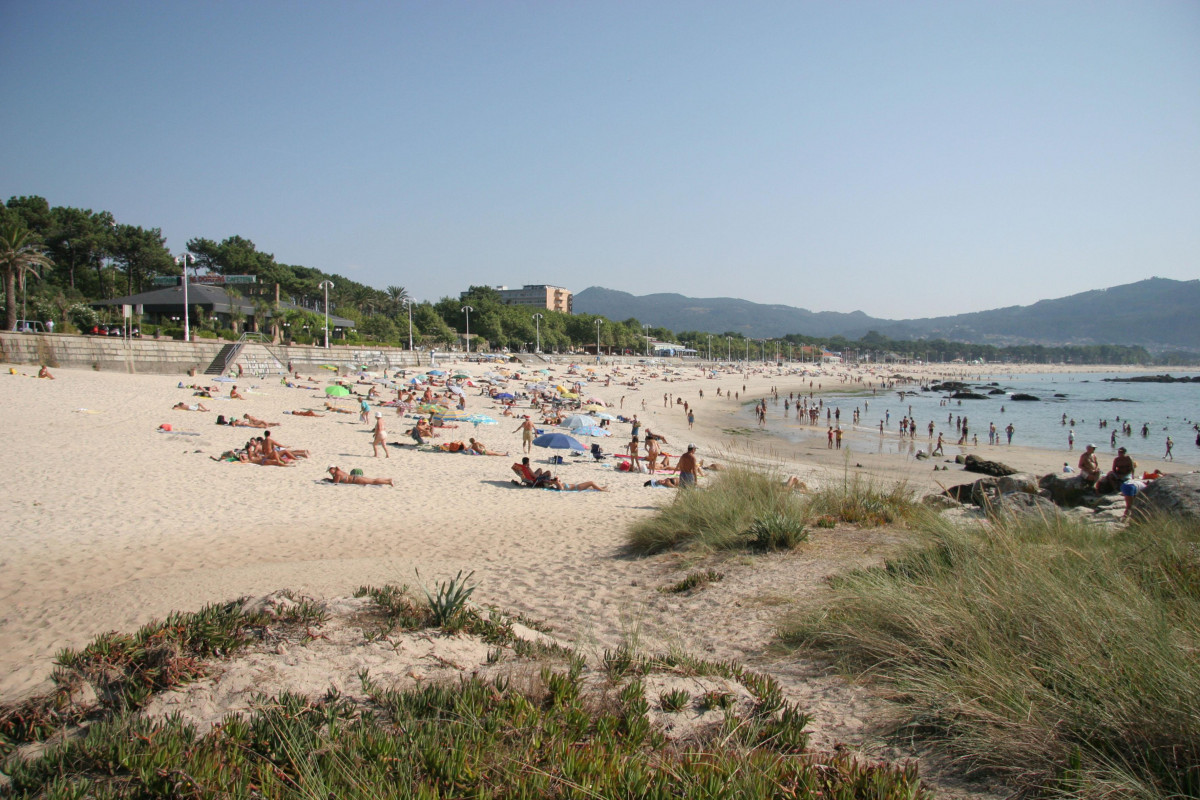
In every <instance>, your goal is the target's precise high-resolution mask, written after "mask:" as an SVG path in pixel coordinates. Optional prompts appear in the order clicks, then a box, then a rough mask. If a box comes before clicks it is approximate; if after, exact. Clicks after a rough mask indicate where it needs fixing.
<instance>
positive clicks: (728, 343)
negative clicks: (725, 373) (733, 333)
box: [725, 336, 733, 361]
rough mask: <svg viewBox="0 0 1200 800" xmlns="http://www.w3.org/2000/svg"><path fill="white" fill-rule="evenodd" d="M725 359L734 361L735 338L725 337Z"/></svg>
mask: <svg viewBox="0 0 1200 800" xmlns="http://www.w3.org/2000/svg"><path fill="white" fill-rule="evenodd" d="M725 360H726V361H733V338H732V337H729V336H726V337H725Z"/></svg>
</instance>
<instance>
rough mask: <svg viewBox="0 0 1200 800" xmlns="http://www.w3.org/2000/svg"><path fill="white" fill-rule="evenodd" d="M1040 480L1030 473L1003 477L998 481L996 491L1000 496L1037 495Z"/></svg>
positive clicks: (1018, 473)
mask: <svg viewBox="0 0 1200 800" xmlns="http://www.w3.org/2000/svg"><path fill="white" fill-rule="evenodd" d="M1040 488H1041V487H1040V486H1038V479H1037V478H1036V477H1034V476H1033V475H1031V474H1029V473H1028V472H1015V473H1013V474H1012V475H1003V476H1001V477H999V478H997V479H996V489H998V490H999V491H1000V494H1012V493H1013V492H1024V493H1025V494H1037V493H1038V489H1040Z"/></svg>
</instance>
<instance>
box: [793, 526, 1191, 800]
mask: <svg viewBox="0 0 1200 800" xmlns="http://www.w3.org/2000/svg"><path fill="white" fill-rule="evenodd" d="M920 527H921V544H920V545H919V547H917V548H916V549H914V550H913V551H912V552H911V553H909V554H907V555H905V556H903V557H900V558H897V559H895V560H893V561H892V562H890V563H889V564H887V565H886V566H885V567H881V568H875V569H867V570H861V571H857V572H854V573H851V574H848V575H846V576H843V577H841V578H838V579H836V580H835V581H834V582H833V583H834V586H833V588H834V592H835V597H834V598H833V600H832V601H831V602H830V603H829V604H827V606H826V607H825V608H824V609H823V610H821V611H819V612H806V613H805V614H804V615H803V616H801V617H798V618H794V619H792V620H790V621H789V622H788V623H787V624H786V625H785V626H784V630H783V638H784V640H785V641H787V642H790V643H792V644H793V645H796V646H803V647H811V648H819V649H823V650H826V651H828V652H831V653H833V654H835V655H836V656H837V657H838V659H839V660H840V663H841V664H842V666H843V667H844V668H846V669H849V670H851V671H853V672H855V673H859V674H865V675H869V676H871V677H873V678H875V679H877V680H879V681H882V682H884V683H885V684H887V685H889V686H891V687H893V688H894V689H896V690H898V691H899V692H900V693H901V696H902V697H904V698H906V699H907V700H908V702H909V703H910V704H911V705H910V708H911V718H910V722H911V725H912V728H913V730H914V731H919V732H921V733H923V734H928V735H930V736H932V737H933V738H934V739H936V740H939V741H941V742H943V743H945V744H947V745H948V746H949V747H950V748H952V750H953V751H955V752H956V753H958V754H959V755H960V756H961V757H962V758H963V760H964V761H965V762H966V763H968V764H969V765H970V766H971V767H973V768H978V769H981V770H987V771H993V772H995V773H999V774H1001V775H1002V776H1004V777H1005V778H1007V779H1008V780H1010V781H1013V782H1015V783H1016V784H1018V785H1021V786H1024V787H1025V788H1028V789H1034V790H1036V791H1038V792H1042V793H1044V794H1046V795H1048V796H1061V797H1088V798H1108V797H1123V798H1167V797H1198V796H1200V650H1198V648H1200V554H1198V552H1197V546H1198V542H1200V525H1197V524H1196V523H1186V522H1182V521H1180V520H1170V519H1162V518H1157V519H1153V520H1145V521H1141V522H1138V523H1135V524H1132V525H1130V526H1129V527H1127V528H1125V529H1122V530H1120V531H1118V532H1116V533H1115V534H1108V533H1103V532H1099V531H1098V530H1097V528H1095V527H1093V526H1089V525H1087V524H1085V523H1081V522H1076V521H1072V520H1070V519H1069V518H1066V517H1064V516H1061V515H1060V516H1058V517H1055V518H1050V519H1046V520H1040V519H1029V518H1025V519H1019V520H1014V519H1008V520H1004V521H1001V522H999V523H996V524H990V525H978V526H974V527H968V528H962V527H955V526H954V525H952V524H950V523H949V522H946V521H944V520H938V519H936V518H931V519H927V520H925V521H924V522H923V523H921V526H920Z"/></svg>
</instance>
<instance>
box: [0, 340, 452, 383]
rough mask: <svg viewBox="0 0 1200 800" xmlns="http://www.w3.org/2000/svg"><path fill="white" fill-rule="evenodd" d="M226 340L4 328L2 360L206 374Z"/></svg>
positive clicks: (372, 358)
mask: <svg viewBox="0 0 1200 800" xmlns="http://www.w3.org/2000/svg"><path fill="white" fill-rule="evenodd" d="M226 344H228V342H223V341H218V340H214V339H199V340H196V341H191V342H179V341H174V340H172V339H132V340H130V341H128V342H127V341H125V340H124V339H117V338H108V337H104V336H75V335H71V334H60V333H11V332H0V361H3V362H4V363H6V364H28V365H35V366H36V365H41V364H45V365H46V366H48V367H69V368H72V369H96V370H105V371H119V372H136V373H149V374H160V375H186V374H188V372H189V371H190V370H195V371H196V372H197V373H203V372H204V370H205V369H207V368H208V365H209V364H211V363H212V360H213V359H214V358H216V356H217V354H218V353H219V352H220V351H221V348H222V347H224V346H225V345H226ZM243 356H244V358H239V359H238V360H239V361H244V360H249V361H250V362H251V363H247V364H245V365H244V366H246V367H247V369H248V370H249V371H252V372H258V371H267V372H276V371H277V370H278V369H279V366H278V365H282V366H286V365H287V364H288V363H291V364H292V366H293V368H294V369H297V370H300V371H302V372H303V371H306V370H311V369H316V368H318V367H319V366H320V365H322V364H333V365H336V366H338V367H340V368H341V369H342V371H343V372H345V371H347V369H349V366H348V365H355V366H357V365H360V364H362V365H367V366H368V367H369V368H373V369H379V368H380V367H385V368H393V367H394V368H397V369H400V368H406V369H411V368H413V367H416V366H419V365H420V364H421V363H426V364H427V363H428V360H429V356H428V354H423V353H413V352H409V351H407V350H401V349H399V348H394V347H370V346H363V345H353V346H335V347H333V348H330V349H329V350H326V349H324V348H321V347H311V346H305V345H292V346H290V347H285V346H283V345H268V346H264V345H262V344H257V343H247V345H246V348H245V350H244V351H243ZM271 356H273V357H274V358H271ZM422 356H424V361H422ZM276 360H278V365H277V364H276V363H275V361H276Z"/></svg>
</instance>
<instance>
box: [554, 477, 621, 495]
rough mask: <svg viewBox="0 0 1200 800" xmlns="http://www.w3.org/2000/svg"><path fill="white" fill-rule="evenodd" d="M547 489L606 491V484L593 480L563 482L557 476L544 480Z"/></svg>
mask: <svg viewBox="0 0 1200 800" xmlns="http://www.w3.org/2000/svg"><path fill="white" fill-rule="evenodd" d="M545 486H546V488H547V489H555V490H557V491H560V492H588V491H592V492H607V491H608V487H607V486H601V485H600V484H598V483H594V482H593V481H584V482H583V483H563V482H562V481H560V480H559V479H558V478H551V479H550V480H548V481H546V484H545Z"/></svg>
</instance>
